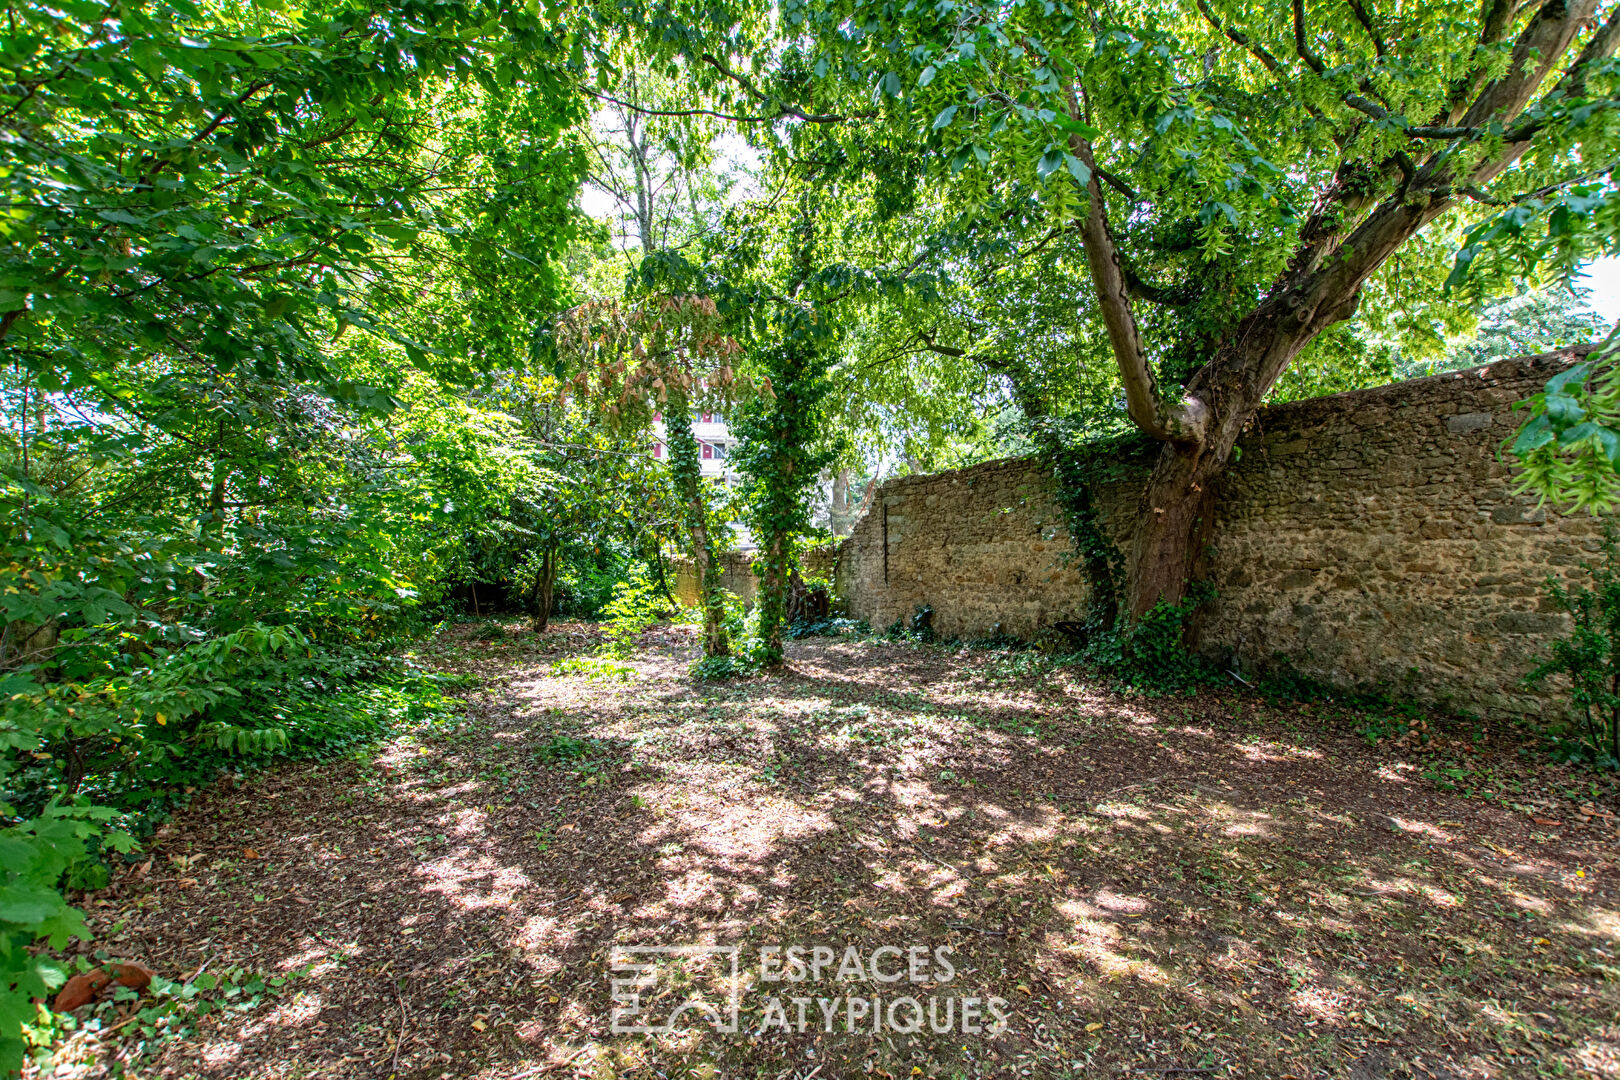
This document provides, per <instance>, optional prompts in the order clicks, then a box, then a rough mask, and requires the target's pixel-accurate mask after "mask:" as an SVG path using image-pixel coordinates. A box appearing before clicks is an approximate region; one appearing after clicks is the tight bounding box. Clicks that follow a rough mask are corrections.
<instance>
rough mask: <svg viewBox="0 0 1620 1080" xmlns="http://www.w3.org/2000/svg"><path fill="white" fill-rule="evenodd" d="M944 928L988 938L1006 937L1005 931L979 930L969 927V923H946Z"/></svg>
mask: <svg viewBox="0 0 1620 1080" xmlns="http://www.w3.org/2000/svg"><path fill="white" fill-rule="evenodd" d="M945 928H946V929H947V930H972V931H973V932H974V933H977V934H986V935H988V936H990V937H1006V936H1007V931H1005V930H984V929H981V928H979V927H977V926H973V925H970V924H969V923H965V922H953V923H946V924H945Z"/></svg>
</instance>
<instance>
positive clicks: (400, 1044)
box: [388, 982, 405, 1080]
mask: <svg viewBox="0 0 1620 1080" xmlns="http://www.w3.org/2000/svg"><path fill="white" fill-rule="evenodd" d="M394 1000H395V1001H397V1002H399V1038H398V1039H396V1040H395V1041H394V1059H393V1060H392V1061H391V1062H389V1064H388V1075H389V1077H390V1080H392V1078H393V1077H396V1076H398V1075H399V1052H400V1051H401V1050H403V1049H405V997H404V995H402V994H401V993H400V992H399V983H397V982H396V983H395V984H394Z"/></svg>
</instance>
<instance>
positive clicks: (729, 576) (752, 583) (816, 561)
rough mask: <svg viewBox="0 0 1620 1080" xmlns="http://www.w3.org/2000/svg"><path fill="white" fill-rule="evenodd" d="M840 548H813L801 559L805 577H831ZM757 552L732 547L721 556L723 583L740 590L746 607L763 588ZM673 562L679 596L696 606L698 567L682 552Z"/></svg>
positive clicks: (739, 592)
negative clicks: (758, 575) (757, 574)
mask: <svg viewBox="0 0 1620 1080" xmlns="http://www.w3.org/2000/svg"><path fill="white" fill-rule="evenodd" d="M839 550H840V549H839V548H838V547H836V546H833V545H831V544H828V545H824V546H821V547H814V548H811V549H810V550H809V551H807V552H805V554H804V558H803V559H801V560H800V564H801V565H800V568H799V569H800V572H801V573H802V574H803V575H804V576H805V577H831V576H832V573H833V567H834V565H835V564H836V563H837V561H838V552H839ZM757 554H759V552H758V551H728V552H726V553H725V554H724V555H722V556H720V585H721V587H722V588H726V589H729V590H731V591H732V592H734V593H736V594H737V596H738V597H739V598H740V599H741V600H742V602H743V606H744V607H753V606H754V597H755V595H757V594H758V592H759V579H758V578H756V577H755V576H754V556H756V555H757ZM670 566H671V567H672V568H673V569H674V571H675V599H676V600H677V601H679V602H680V603H681V605H682V606H684V607H696V606H697V602H698V586H697V570H696V568H694V567H693V566H692V560H691V559H690V558H688V557H687V556H684V555H682V556H680V557H678V558H674V559H671V560H670Z"/></svg>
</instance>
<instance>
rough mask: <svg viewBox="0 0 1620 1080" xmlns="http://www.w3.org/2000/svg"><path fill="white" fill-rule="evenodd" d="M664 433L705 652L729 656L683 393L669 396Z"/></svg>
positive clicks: (695, 445)
mask: <svg viewBox="0 0 1620 1080" xmlns="http://www.w3.org/2000/svg"><path fill="white" fill-rule="evenodd" d="M664 434H665V441H666V443H667V444H668V445H669V470H670V475H671V476H672V477H673V478H674V481H675V491H676V494H677V496H678V497H679V499H680V501H681V510H682V513H683V515H684V518H685V524H686V531H687V536H688V538H689V540H690V543H691V551H692V569H693V572H694V574H695V575H696V577H697V591H698V605H699V606H700V607H701V608H702V609H703V655H704V656H726V655H729V654H730V652H731V642H730V641H729V640H728V639H727V636H726V605H725V598H724V595H723V593H722V591H721V588H720V571H719V560H718V559H717V558H716V557H715V550H714V538H713V537H712V536H710V535H709V524H708V513H707V511H708V505H707V500H706V498H705V497H704V491H703V471H702V470H703V466H702V465H701V464H700V462H701V458H700V456H699V450H698V441H697V439H696V438H694V437H693V435H692V410H691V405H690V402H689V401H688V400H687V397H686V395H685V394H683V393H680V392H672V393H671V394H670V395H669V402H668V409H667V410H666V411H665V413H664Z"/></svg>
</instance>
